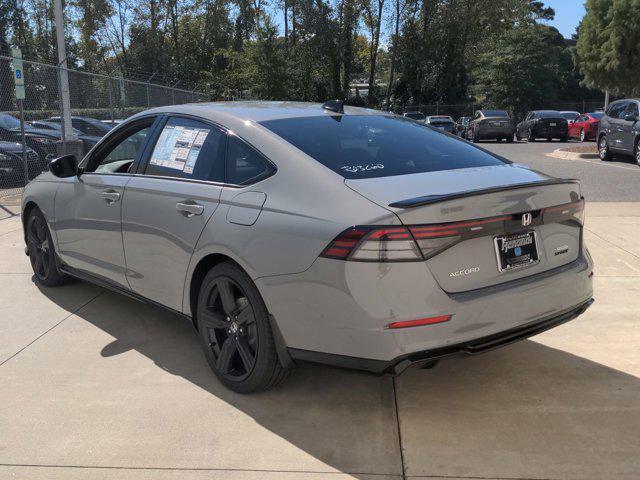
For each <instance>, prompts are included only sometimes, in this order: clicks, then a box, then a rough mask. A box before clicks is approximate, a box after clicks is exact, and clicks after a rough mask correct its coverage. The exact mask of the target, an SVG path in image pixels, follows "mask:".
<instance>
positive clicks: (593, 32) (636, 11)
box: [576, 0, 640, 95]
mask: <svg viewBox="0 0 640 480" xmlns="http://www.w3.org/2000/svg"><path fill="white" fill-rule="evenodd" d="M586 8H587V14H586V16H585V18H584V20H583V21H582V23H581V25H580V28H579V31H578V35H579V36H578V45H577V48H576V60H577V63H578V65H579V66H580V71H581V73H582V74H583V75H584V79H585V83H586V84H587V85H589V86H591V87H596V88H599V89H603V90H605V89H608V90H611V91H612V92H614V93H617V94H621V95H638V94H640V81H639V78H640V0H588V1H587V3H586Z"/></svg>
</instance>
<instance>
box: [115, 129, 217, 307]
mask: <svg viewBox="0 0 640 480" xmlns="http://www.w3.org/2000/svg"><path fill="white" fill-rule="evenodd" d="M225 145H226V135H225V133H224V132H223V131H222V130H220V129H218V128H217V127H216V126H214V125H211V124H209V123H205V122H201V121H198V120H194V119H191V118H182V117H172V118H169V120H168V121H167V122H166V124H165V125H164V126H163V127H162V131H161V133H160V135H159V136H158V140H157V141H156V143H155V145H154V146H153V149H151V148H149V149H148V150H149V151H151V154H150V155H149V158H148V159H146V160H145V162H144V163H145V166H144V167H143V168H142V170H141V171H139V173H141V174H140V175H137V176H136V177H135V178H133V179H132V180H131V181H130V182H129V183H128V184H127V187H126V190H125V194H124V200H123V206H122V228H123V231H122V236H123V241H124V250H125V254H126V258H127V279H128V281H129V285H130V286H131V289H132V290H133V291H135V292H136V293H139V294H140V295H142V296H144V297H146V298H149V299H151V300H154V301H156V302H158V303H160V304H162V305H165V306H167V307H169V308H172V309H174V310H178V311H180V310H181V309H182V294H183V287H184V282H185V276H186V273H187V269H188V267H189V261H190V260H191V255H192V254H193V251H194V249H195V246H196V243H197V242H198V239H199V238H200V234H201V233H202V230H203V229H204V227H205V225H206V224H207V222H208V221H209V219H210V218H211V216H212V214H213V212H214V211H215V210H216V208H217V207H218V201H219V198H220V193H221V191H222V185H223V182H224V175H225V170H224V168H225V167H224V157H225Z"/></svg>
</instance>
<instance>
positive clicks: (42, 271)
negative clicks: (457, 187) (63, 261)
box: [26, 208, 70, 287]
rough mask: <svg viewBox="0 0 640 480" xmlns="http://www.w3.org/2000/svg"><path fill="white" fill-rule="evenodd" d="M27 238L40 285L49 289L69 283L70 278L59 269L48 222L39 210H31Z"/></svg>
mask: <svg viewBox="0 0 640 480" xmlns="http://www.w3.org/2000/svg"><path fill="white" fill-rule="evenodd" d="M26 237H27V238H26V240H27V253H28V254H29V261H30V262H31V268H32V269H33V273H34V275H35V277H36V280H37V281H38V283H40V284H42V285H44V286H47V287H57V286H60V285H64V284H66V283H68V282H69V280H70V277H69V276H68V275H66V274H64V273H62V272H61V271H60V269H59V267H58V262H57V258H56V252H55V250H54V248H53V240H52V239H51V234H50V233H49V227H48V226H47V221H46V220H45V218H44V215H43V214H42V212H41V211H40V210H39V209H38V208H34V209H33V210H31V213H29V216H28V217H27V225H26Z"/></svg>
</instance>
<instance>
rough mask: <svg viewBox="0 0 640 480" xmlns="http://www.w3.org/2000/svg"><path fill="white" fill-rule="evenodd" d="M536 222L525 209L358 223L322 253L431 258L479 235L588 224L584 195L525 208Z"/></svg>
mask: <svg viewBox="0 0 640 480" xmlns="http://www.w3.org/2000/svg"><path fill="white" fill-rule="evenodd" d="M525 213H531V214H532V220H533V223H528V224H527V226H526V227H525V226H523V223H522V217H523V213H517V214H513V215H500V216H497V217H489V218H481V219H477V220H465V221H461V222H450V223H442V224H432V225H409V226H406V227H405V226H390V227H380V226H357V227H351V228H348V229H346V230H345V231H344V232H342V233H341V234H340V235H338V236H337V237H336V238H335V239H334V240H333V241H332V242H331V243H330V244H329V245H328V246H327V248H325V249H324V250H323V251H322V253H321V254H320V256H321V257H324V258H333V259H335V260H352V261H359V262H416V261H421V260H428V259H430V258H431V257H433V256H435V255H437V254H439V253H440V252H443V251H444V250H446V249H448V248H450V247H452V246H453V245H455V244H457V243H459V242H461V241H464V240H468V239H471V238H476V237H483V236H490V235H502V234H504V233H505V232H518V231H521V230H522V229H523V228H532V227H535V226H538V225H542V224H544V223H562V222H567V221H576V222H578V223H579V224H580V225H584V199H581V200H579V201H577V202H572V203H565V204H563V205H557V206H553V207H547V208H543V209H541V210H535V211H533V212H525Z"/></svg>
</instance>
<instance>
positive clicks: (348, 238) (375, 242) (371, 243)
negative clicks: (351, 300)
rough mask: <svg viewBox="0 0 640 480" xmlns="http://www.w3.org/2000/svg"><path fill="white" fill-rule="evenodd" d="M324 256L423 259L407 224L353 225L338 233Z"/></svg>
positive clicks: (382, 259)
mask: <svg viewBox="0 0 640 480" xmlns="http://www.w3.org/2000/svg"><path fill="white" fill-rule="evenodd" d="M320 256H321V257H325V258H334V259H337V260H354V261H360V262H411V261H418V260H423V258H422V254H421V253H420V250H419V249H418V245H417V244H416V242H415V240H414V239H413V237H412V236H411V233H410V232H409V229H408V228H406V227H383V228H376V227H353V228H349V229H347V230H345V231H344V232H342V233H341V234H340V235H338V236H337V237H336V238H335V239H334V240H333V241H332V242H331V243H330V244H329V246H328V247H327V248H325V249H324V251H323V252H322V253H321V254H320Z"/></svg>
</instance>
